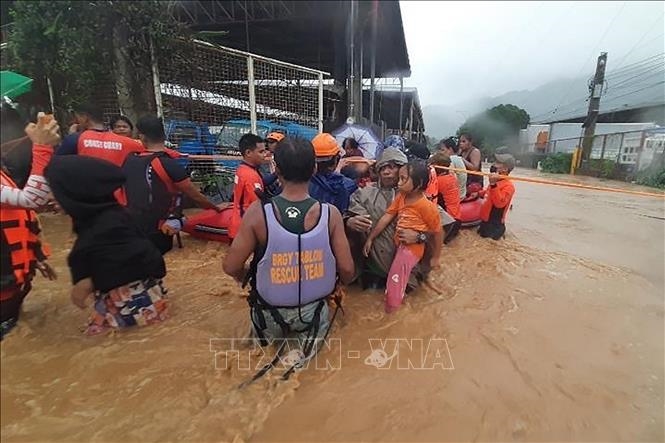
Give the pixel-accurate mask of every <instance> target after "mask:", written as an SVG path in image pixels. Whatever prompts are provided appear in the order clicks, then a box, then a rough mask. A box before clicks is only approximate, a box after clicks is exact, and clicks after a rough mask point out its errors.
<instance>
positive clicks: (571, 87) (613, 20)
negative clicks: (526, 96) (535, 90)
mask: <svg viewBox="0 0 665 443" xmlns="http://www.w3.org/2000/svg"><path fill="white" fill-rule="evenodd" d="M625 6H626V2H623V4H622V5H621V8H619V10H618V11H617V13H616V14H615V15H614V18H613V19H612V21H611V22H610V23H609V24H608V25H607V28H605V32H603V35H602V36H601V37H600V39H599V40H598V43H596V46H594V48H593V50H592V51H591V53H590V54H589V57H588V58H587V60H586V61H585V62H584V63H583V64H582V66H581V67H580V71H579V72H578V73H577V75H576V76H575V78H574V80H573V82H574V81H575V80H577V77H579V76H580V74H582V71H583V70H584V68H585V67H586V65H587V64H588V63H589V60H591V59H592V58H593V55H594V54H595V53H596V51H597V49H598V47H599V46H600V44H601V43H602V42H603V40H604V39H605V36H607V33H608V32H609V30H610V28H611V27H612V25H614V22H615V21H616V19H617V18H618V17H619V15H620V14H621V12H622V11H623V8H624V7H625ZM572 90H573V85H572V82H571V85H570V87H569V88H568V92H566V94H565V95H564V96H563V97H562V98H561V100H559V103H558V104H557V105H556V106H555V107H554V112H555V113H556V111H557V110H558V108H559V106H560V105H561V103H563V102H564V100H565V99H566V98H568V95H570V91H572Z"/></svg>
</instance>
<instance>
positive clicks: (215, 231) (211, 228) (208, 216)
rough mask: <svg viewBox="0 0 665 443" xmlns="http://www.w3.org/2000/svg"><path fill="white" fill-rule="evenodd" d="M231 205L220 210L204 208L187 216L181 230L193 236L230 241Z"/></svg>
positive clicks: (202, 238)
mask: <svg viewBox="0 0 665 443" xmlns="http://www.w3.org/2000/svg"><path fill="white" fill-rule="evenodd" d="M231 212H232V207H231V206H230V207H228V208H224V209H223V210H222V211H221V212H217V211H215V210H214V209H206V210H204V211H201V212H199V213H197V214H194V215H192V216H188V217H187V220H186V222H185V225H184V226H183V227H182V231H183V232H186V233H187V234H189V235H191V236H192V237H194V238H200V239H201V240H213V241H220V242H224V243H230V239H229V225H230V224H231Z"/></svg>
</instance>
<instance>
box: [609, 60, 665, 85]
mask: <svg viewBox="0 0 665 443" xmlns="http://www.w3.org/2000/svg"><path fill="white" fill-rule="evenodd" d="M663 68H665V65H664V66H657V69H651V70H649V71H645V72H643V73H641V74H638V75H635V76H633V77H630V78H627V79H625V80H622V81H620V82H618V83H616V84H614V85H613V88H614V89H615V90H616V89H621V88H619V86H622V85H626V84H628V86H630V85H632V84H634V83H635V82H634V80H635V79H638V78H641V79H642V80H644V79H647V78H651V77H653V76H655V75H663V74H665V71H663ZM609 85H610V86H612V84H611V83H609ZM625 87H626V86H624V88H625ZM608 88H609V86H608Z"/></svg>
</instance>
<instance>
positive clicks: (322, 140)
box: [309, 132, 358, 213]
mask: <svg viewBox="0 0 665 443" xmlns="http://www.w3.org/2000/svg"><path fill="white" fill-rule="evenodd" d="M312 145H313V146H314V152H315V154H316V173H315V174H314V176H313V177H312V180H311V182H310V185H309V195H311V196H312V198H314V199H316V200H318V201H320V202H322V203H330V204H332V205H334V206H335V207H336V208H337V209H338V210H339V211H340V212H342V213H343V212H344V211H346V209H347V208H348V207H349V197H351V194H353V193H354V192H355V190H356V189H358V185H357V184H356V182H355V181H353V180H352V179H350V178H348V177H345V176H343V175H342V174H340V173H339V172H336V169H337V164H338V163H339V160H340V153H341V148H340V147H339V145H338V144H337V140H335V137H333V136H332V135H330V134H328V133H326V132H323V133H321V134H318V135H317V136H316V137H314V139H313V140H312Z"/></svg>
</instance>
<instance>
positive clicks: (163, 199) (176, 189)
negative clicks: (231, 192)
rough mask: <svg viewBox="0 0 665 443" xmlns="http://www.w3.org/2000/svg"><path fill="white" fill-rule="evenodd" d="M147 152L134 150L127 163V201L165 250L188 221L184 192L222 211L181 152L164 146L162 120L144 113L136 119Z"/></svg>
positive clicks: (135, 215) (142, 225) (162, 249)
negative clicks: (200, 185)
mask: <svg viewBox="0 0 665 443" xmlns="http://www.w3.org/2000/svg"><path fill="white" fill-rule="evenodd" d="M136 128H137V130H138V134H139V139H140V140H141V142H142V143H143V145H144V146H145V148H146V150H145V151H144V152H133V153H131V154H130V155H129V156H128V157H127V159H126V160H125V162H124V164H123V167H122V169H123V171H124V173H125V175H126V176H127V181H126V183H125V186H124V192H123V194H124V201H123V203H126V205H127V207H128V209H129V212H130V213H131V214H132V216H133V217H134V219H135V220H136V222H137V223H138V225H139V226H140V227H141V229H143V232H144V233H145V234H146V235H147V236H148V238H149V239H150V240H151V241H152V242H153V243H154V245H155V246H156V247H157V249H159V251H160V252H161V253H162V254H165V253H167V252H168V251H170V250H171V249H172V248H173V236H174V235H175V234H177V233H178V232H180V230H181V229H182V227H183V224H184V217H183V215H182V196H183V194H184V195H186V196H187V197H189V198H190V199H191V200H192V201H194V203H196V205H197V206H198V207H200V208H203V209H214V210H216V211H218V212H219V211H221V208H219V207H217V206H216V205H215V204H214V203H212V202H211V201H210V200H208V198H207V197H206V196H205V195H203V194H202V193H201V192H200V191H199V190H198V189H197V188H196V187H195V186H194V184H193V183H192V181H191V180H190V178H189V175H188V174H187V171H186V170H185V168H184V167H183V166H182V165H181V164H180V163H178V161H177V160H176V158H178V157H179V155H180V154H179V153H178V152H176V151H172V150H170V149H167V148H166V147H165V146H164V141H165V139H166V136H165V134H164V125H163V124H162V120H161V119H160V118H158V117H155V116H144V117H141V118H140V119H139V121H138V122H137V123H136Z"/></svg>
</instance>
